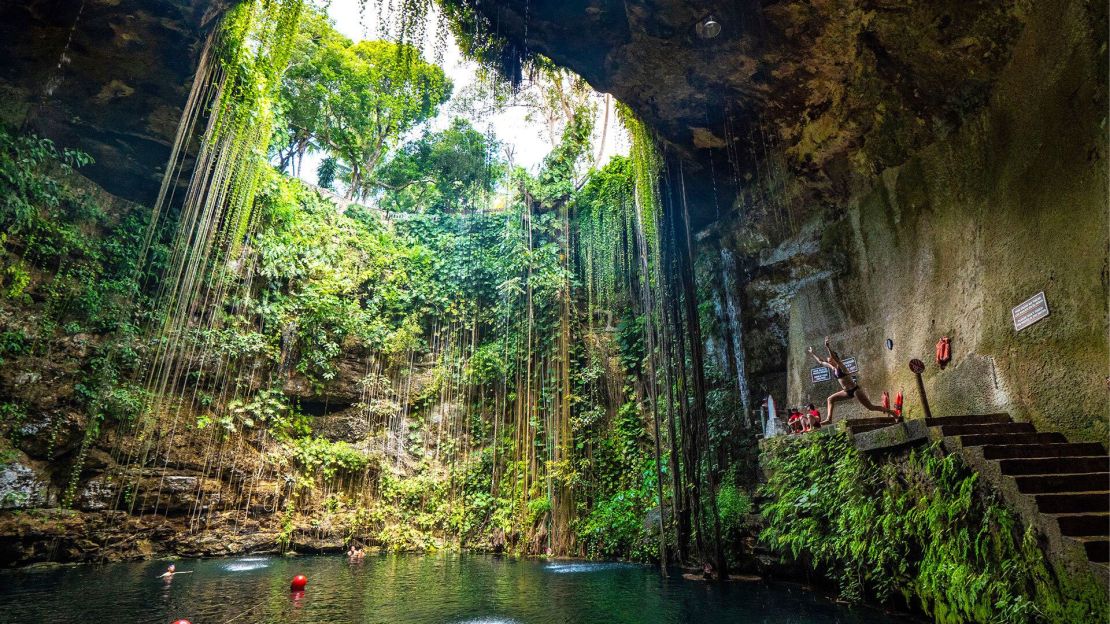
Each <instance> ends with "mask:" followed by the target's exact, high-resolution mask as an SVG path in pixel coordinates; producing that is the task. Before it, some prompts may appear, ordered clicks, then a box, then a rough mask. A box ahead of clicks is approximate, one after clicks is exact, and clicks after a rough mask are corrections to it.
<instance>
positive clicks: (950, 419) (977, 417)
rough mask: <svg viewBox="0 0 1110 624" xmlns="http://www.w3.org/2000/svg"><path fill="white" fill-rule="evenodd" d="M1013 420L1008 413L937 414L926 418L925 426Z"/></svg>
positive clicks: (982, 423)
mask: <svg viewBox="0 0 1110 624" xmlns="http://www.w3.org/2000/svg"><path fill="white" fill-rule="evenodd" d="M1008 422H1013V420H1011V419H1010V415H1009V414H969V415H967V416H938V417H935V418H926V419H925V426H926V427H943V426H944V425H986V424H992V423H1008Z"/></svg>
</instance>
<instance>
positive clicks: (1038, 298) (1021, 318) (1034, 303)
mask: <svg viewBox="0 0 1110 624" xmlns="http://www.w3.org/2000/svg"><path fill="white" fill-rule="evenodd" d="M1010 314H1012V315H1013V317H1014V331H1021V330H1023V329H1025V328H1026V327H1029V326H1030V325H1032V324H1033V323H1036V322H1037V321H1039V320H1041V319H1044V318H1048V315H1049V310H1048V301H1047V300H1046V299H1045V298H1044V291H1043V290H1042V291H1041V292H1039V293H1037V294H1035V295H1033V296H1032V297H1030V298H1029V299H1026V300H1025V301H1022V302H1021V303H1019V304H1018V305H1017V306H1015V307H1014V309H1013V310H1010Z"/></svg>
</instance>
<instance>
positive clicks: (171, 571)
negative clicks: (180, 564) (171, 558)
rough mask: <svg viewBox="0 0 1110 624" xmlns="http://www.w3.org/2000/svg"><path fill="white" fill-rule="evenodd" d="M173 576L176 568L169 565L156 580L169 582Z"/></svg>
mask: <svg viewBox="0 0 1110 624" xmlns="http://www.w3.org/2000/svg"><path fill="white" fill-rule="evenodd" d="M174 574H177V566H175V565H174V564H172V563H171V564H170V566H169V567H168V568H166V571H165V572H163V573H162V576H159V577H158V578H163V579H167V580H169V579H172V578H173V575H174Z"/></svg>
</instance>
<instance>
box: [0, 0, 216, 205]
mask: <svg viewBox="0 0 1110 624" xmlns="http://www.w3.org/2000/svg"><path fill="white" fill-rule="evenodd" d="M227 6H229V2H224V1H222V0H111V1H108V0H100V1H91V0H90V1H87V2H69V1H66V0H0V50H3V53H4V54H3V56H4V62H3V63H0V121H4V122H6V123H9V124H12V125H15V126H25V127H28V128H31V129H33V130H34V131H35V132H36V133H37V134H39V135H40V136H45V137H48V138H50V139H53V140H54V141H55V142H56V143H58V144H59V145H62V146H65V147H72V148H77V149H80V150H83V151H85V152H87V153H88V154H90V155H91V156H92V157H93V158H94V159H95V160H96V162H95V164H93V165H91V166H90V167H88V169H87V170H86V174H87V175H88V176H89V177H91V178H92V179H93V180H94V181H96V182H97V183H98V184H100V185H101V186H103V187H104V188H105V189H107V190H108V191H110V192H112V193H114V194H116V195H119V196H121V197H124V198H127V199H130V200H132V201H137V202H141V203H147V204H149V203H151V202H153V201H154V198H155V197H156V196H157V193H158V186H159V184H160V183H161V179H162V171H163V170H164V168H165V164H166V161H167V160H169V155H170V147H171V145H172V144H173V140H174V135H175V133H176V132H177V126H178V120H179V119H180V118H181V110H182V108H183V107H184V104H185V100H186V98H187V96H188V94H189V86H190V84H191V82H192V79H193V74H194V72H195V71H196V64H197V60H198V59H199V58H200V52H201V49H202V48H203V44H204V40H205V38H206V37H207V35H208V32H209V31H210V30H211V28H212V27H213V26H214V24H215V23H216V18H218V17H219V15H220V14H221V13H222V12H223V11H224V10H226V8H227Z"/></svg>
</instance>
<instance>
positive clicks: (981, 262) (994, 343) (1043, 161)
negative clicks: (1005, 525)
mask: <svg viewBox="0 0 1110 624" xmlns="http://www.w3.org/2000/svg"><path fill="white" fill-rule="evenodd" d="M1093 19H1094V18H1092V17H1091V16H1090V15H1089V14H1088V12H1087V11H1086V10H1085V9H1084V7H1083V6H1081V5H1079V4H1078V3H1067V2H1056V3H1048V4H1046V5H1041V6H1038V7H1036V8H1035V9H1034V10H1033V12H1032V13H1031V14H1029V15H1028V16H1027V25H1026V27H1025V29H1024V31H1023V33H1022V36H1021V37H1020V38H1019V39H1018V41H1017V42H1016V45H1015V48H1014V53H1013V57H1012V59H1011V61H1010V63H1009V65H1008V66H1007V67H1006V68H1005V70H1004V71H1003V72H1002V74H1001V75H1000V78H999V82H998V84H997V86H996V89H995V92H994V95H993V97H992V99H991V101H990V103H989V105H988V106H987V107H986V108H985V109H984V110H983V111H982V112H980V113H978V114H975V115H973V116H970V117H969V118H967V119H965V120H964V121H963V125H962V127H961V128H960V129H959V130H958V131H957V132H955V133H953V134H952V135H950V136H949V137H948V138H946V139H944V140H942V141H940V142H938V143H935V144H933V145H931V146H929V147H927V148H925V149H923V150H921V151H919V152H918V153H917V154H916V155H915V156H914V157H913V158H911V159H910V160H909V161H907V162H906V163H905V164H903V165H901V166H899V167H896V168H891V169H888V170H886V171H885V172H883V173H882V174H881V175H879V176H877V177H875V178H874V179H872V180H871V181H870V182H869V183H868V184H867V185H866V186H867V187H868V190H865V191H862V192H861V193H859V194H858V195H857V196H856V198H855V199H854V200H852V201H850V202H849V203H848V204H847V205H846V206H845V214H844V216H843V217H842V218H840V219H839V220H837V221H835V222H834V224H833V225H831V226H829V227H830V228H835V229H836V230H837V231H839V232H842V231H843V228H844V224H847V225H848V226H849V227H850V230H851V232H850V234H849V235H848V236H847V237H846V239H845V237H843V236H836V237H835V238H836V239H837V242H838V245H839V246H842V248H841V251H842V252H844V255H843V258H842V259H843V264H842V266H841V270H840V272H839V273H838V276H837V277H834V278H832V279H830V280H821V281H816V282H814V283H811V284H807V285H804V286H803V287H801V288H800V289H799V291H798V296H797V297H796V298H795V299H794V301H793V302H792V304H791V319H790V327H791V330H790V344H789V347H788V348H789V356H788V357H789V375H790V377H789V378H790V385H791V390H790V393H789V396H790V399H791V401H792V402H797V401H805V400H815V401H822V400H823V399H824V397H825V396H826V395H827V394H830V393H831V392H832V391H833V390H834V389H835V388H833V387H832V386H831V385H828V384H826V385H820V386H813V385H812V384H810V383H809V379H808V369H809V366H810V362H808V361H806V360H805V357H806V356H805V346H806V345H807V344H819V343H820V341H821V339H822V338H823V336H824V335H826V334H833V336H834V342H835V343H836V344H837V346H838V348H840V349H841V350H842V352H845V353H847V354H850V355H855V356H857V358H858V359H859V361H860V365H861V379H860V381H861V384H862V385H863V387H864V388H866V389H867V390H868V391H869V392H870V393H871V394H872V396H875V395H878V394H879V393H880V392H881V390H883V389H888V390H891V391H892V392H893V391H895V390H897V389H900V388H904V389H906V390H908V391H910V394H911V395H912V396H911V399H910V400H909V405H908V414H909V415H910V416H911V417H913V416H918V415H921V409H920V407H919V406H918V402H917V400H916V392H914V391H913V388H914V379H913V376H912V374H911V373H910V371H909V370H908V368H907V366H906V363H907V362H908V360H909V359H910V358H912V357H919V358H922V359H925V360H926V362H928V363H929V368H928V369H927V371H926V373H925V381H926V387H927V390H928V392H929V395H930V403H931V407H932V408H933V412H934V413H936V414H939V415H954V414H960V413H983V412H989V411H1006V412H1009V413H1011V414H1012V415H1014V416H1015V417H1016V418H1018V419H1020V420H1030V421H1032V422H1034V423H1035V424H1036V425H1037V427H1038V428H1039V429H1041V430H1047V431H1061V432H1063V433H1065V434H1067V435H1068V436H1070V437H1072V438H1074V439H1085V440H1098V441H1103V440H1105V439H1106V436H1107V434H1108V430H1107V420H1106V414H1107V413H1108V412H1110V402H1108V398H1107V392H1106V374H1107V367H1106V366H1107V361H1108V360H1110V346H1108V341H1107V315H1108V308H1107V301H1108V297H1110V292H1108V283H1107V279H1108V278H1107V274H1108V269H1107V267H1108V265H1110V260H1108V252H1107V250H1108V247H1110V238H1108V231H1110V220H1108V219H1110V217H1108V211H1107V195H1106V189H1107V182H1108V180H1107V167H1106V160H1105V159H1106V151H1107V150H1106V142H1105V125H1104V124H1105V88H1106V76H1105V68H1104V67H1103V66H1102V65H1103V64H1100V63H1097V62H1095V61H1094V59H1095V58H1096V57H1097V54H1096V52H1095V49H1096V48H1097V46H1098V40H1097V37H1095V36H1092V31H1091V24H1092V23H1097V21H1096V22H1092V20H1093ZM1040 291H1044V292H1045V295H1046V297H1047V299H1048V304H1049V307H1050V309H1051V310H1052V314H1051V316H1050V317H1049V318H1048V319H1046V320H1044V321H1041V322H1040V323H1037V324H1036V325H1033V326H1032V327H1029V328H1027V329H1025V330H1023V331H1021V332H1015V330H1014V327H1013V324H1012V320H1011V317H1010V309H1011V308H1012V307H1013V306H1015V305H1017V304H1019V303H1021V302H1022V301H1024V300H1025V299H1027V298H1028V297H1030V296H1032V295H1034V294H1036V293H1038V292H1040ZM941 336H951V337H952V339H953V341H952V354H953V361H952V363H951V365H950V366H948V367H947V368H946V369H945V370H944V371H941V370H939V369H938V368H937V367H936V366H934V365H932V361H931V360H932V357H931V355H932V353H933V348H934V345H935V343H936V342H937V341H938V340H939V339H940V338H941ZM887 338H892V339H893V340H894V345H895V348H894V350H893V351H887V350H886V349H885V347H884V346H883V345H884V342H885V340H886V339H887ZM853 409H855V408H854V407H853V406H850V405H846V406H845V412H844V413H850V411H851V410H853Z"/></svg>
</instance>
